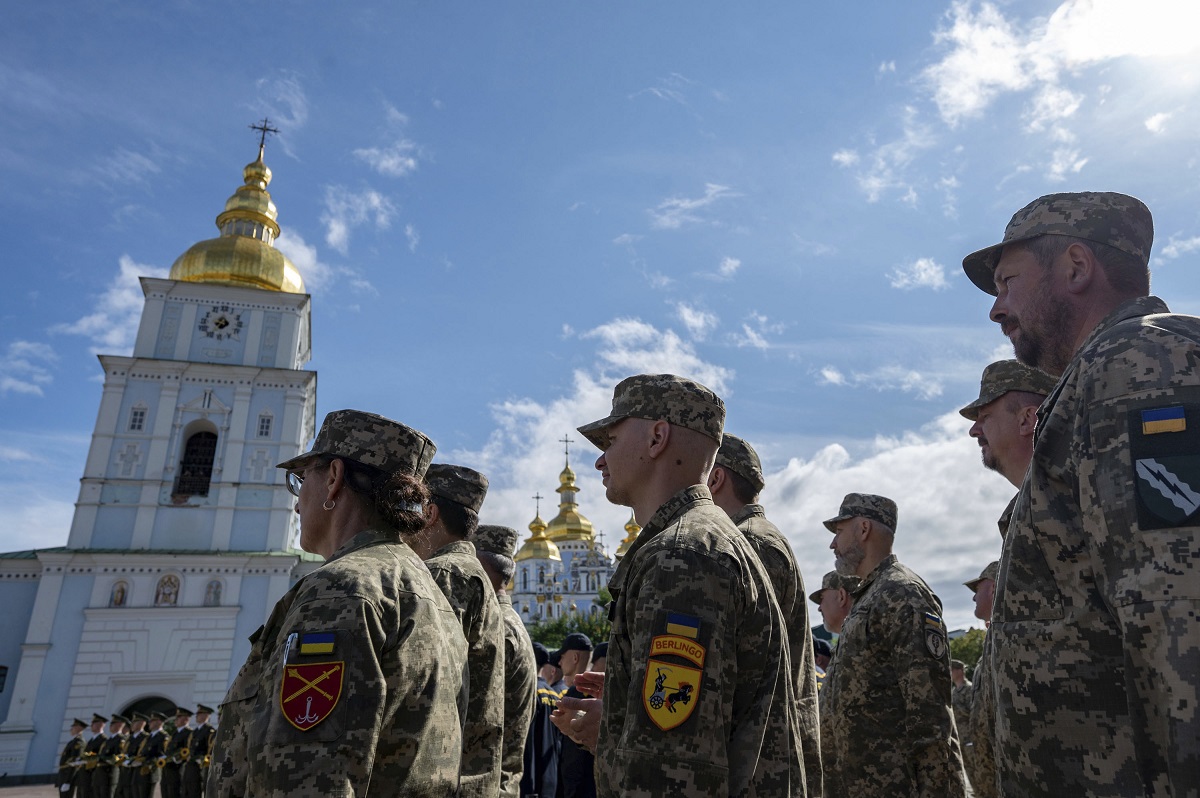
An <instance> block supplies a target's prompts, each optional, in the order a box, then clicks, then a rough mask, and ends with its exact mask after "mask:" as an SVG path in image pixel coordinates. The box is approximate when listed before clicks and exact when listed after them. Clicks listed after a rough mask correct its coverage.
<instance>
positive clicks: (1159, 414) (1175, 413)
mask: <svg viewBox="0 0 1200 798" xmlns="http://www.w3.org/2000/svg"><path fill="white" fill-rule="evenodd" d="M1186 431H1187V416H1186V415H1185V414H1184V412H1183V408H1182V407H1156V408H1154V409H1152V410H1143V411H1142V434H1143V435H1157V434H1159V433H1160V432H1186Z"/></svg>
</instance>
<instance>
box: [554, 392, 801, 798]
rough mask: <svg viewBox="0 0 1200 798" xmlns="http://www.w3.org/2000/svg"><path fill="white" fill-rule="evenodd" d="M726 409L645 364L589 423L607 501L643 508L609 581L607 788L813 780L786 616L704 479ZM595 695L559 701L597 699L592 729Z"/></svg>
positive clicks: (787, 788)
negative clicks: (800, 730) (807, 773)
mask: <svg viewBox="0 0 1200 798" xmlns="http://www.w3.org/2000/svg"><path fill="white" fill-rule="evenodd" d="M724 420H725V406H724V403H723V402H722V401H721V399H720V398H718V397H717V396H716V395H715V394H714V393H713V392H712V391H710V390H709V389H708V388H705V387H704V386H702V385H700V384H698V383H695V382H692V381H691V380H685V379H681V378H679V377H676V376H674V375H669V374H668V375H640V376H636V377H630V378H628V379H626V380H623V381H622V382H621V383H620V384H618V385H617V386H616V389H615V391H614V395H613V409H612V413H611V414H610V415H609V416H608V417H606V418H603V419H601V420H599V421H596V422H593V423H591V424H587V425H585V426H582V427H580V428H579V431H580V433H582V434H583V435H584V436H585V437H586V438H587V439H588V440H590V441H592V443H594V444H595V445H596V446H598V447H599V448H600V449H602V450H603V452H604V453H603V454H602V455H601V456H600V458H599V459H598V460H597V461H596V468H597V469H599V470H600V472H601V474H602V475H603V482H604V485H605V487H606V492H607V496H608V499H609V501H611V502H613V503H615V504H622V505H626V506H630V507H632V508H633V511H634V515H635V517H636V518H638V519H645V523H644V526H643V528H642V531H641V534H640V535H639V536H638V539H637V541H636V542H635V543H634V544H633V545H632V546H630V548H629V551H628V552H627V553H626V554H625V556H624V558H623V559H622V560H621V564H620V566H618V568H617V572H616V574H614V575H613V577H612V580H611V582H610V583H609V590H610V591H611V592H612V595H613V602H612V604H611V605H610V611H609V617H610V619H611V620H612V633H611V637H610V640H609V648H608V662H607V669H606V674H605V679H604V680H603V700H602V712H603V721H602V723H600V724H599V739H598V743H597V752H596V787H597V794H598V795H600V796H602V797H604V798H607V797H608V796H617V795H621V796H661V795H672V796H710V795H751V794H758V795H795V796H804V795H807V787H806V782H805V777H804V764H803V759H802V751H801V747H800V741H799V740H798V739H797V734H796V729H797V727H798V719H797V717H796V694H795V692H794V691H793V688H792V683H791V674H792V672H793V671H792V665H791V662H790V661H789V658H788V649H787V630H786V627H785V625H784V620H783V615H782V613H781V612H780V610H779V603H778V602H777V601H776V599H775V594H774V590H773V589H772V587H771V581H770V577H768V576H767V573H766V571H765V570H764V568H763V566H762V563H761V562H760V561H759V559H758V555H757V554H755V553H754V549H753V548H752V547H751V546H750V543H749V542H748V541H747V540H746V537H745V535H743V534H742V533H741V532H739V531H738V529H737V527H735V526H734V525H733V522H731V521H730V520H729V517H728V516H727V515H726V514H725V513H724V512H722V511H721V510H720V508H718V507H716V506H715V505H714V504H713V502H712V496H711V494H710V493H709V491H708V487H707V484H706V483H707V480H708V474H709V471H710V470H711V467H712V464H713V461H714V459H715V457H716V453H717V449H718V447H719V444H720V440H721V431H722V426H723V425H724ZM589 692H590V691H589ZM596 701H597V700H596V699H574V698H571V699H563V701H562V703H561V704H560V708H561V709H564V710H568V711H569V710H570V709H576V710H578V709H583V710H585V711H586V712H587V715H586V716H585V717H583V718H579V719H576V720H575V721H572V723H571V725H572V728H575V727H578V730H579V732H580V734H581V737H583V736H584V732H589V733H590V730H591V729H593V728H595V725H594V718H593V716H594V714H595V712H596V711H597V710H600V709H601V707H600V706H597V704H594V703H591V702H596ZM597 703H600V702H597ZM560 728H561V726H560Z"/></svg>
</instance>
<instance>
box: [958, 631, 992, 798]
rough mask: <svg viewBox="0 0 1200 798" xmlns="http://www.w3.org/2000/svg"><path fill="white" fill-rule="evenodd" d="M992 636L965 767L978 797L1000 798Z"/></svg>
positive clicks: (979, 674)
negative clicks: (997, 771)
mask: <svg viewBox="0 0 1200 798" xmlns="http://www.w3.org/2000/svg"><path fill="white" fill-rule="evenodd" d="M991 641H992V636H991V635H987V636H986V637H984V639H983V656H981V657H980V658H979V664H978V665H976V666H975V674H974V676H975V678H974V682H973V683H974V685H975V690H974V692H973V693H972V695H971V716H970V718H969V719H968V720H967V726H966V730H965V731H963V730H962V729H960V731H963V738H964V739H965V740H966V742H965V743H964V747H963V764H964V765H966V768H967V777H968V778H969V779H970V781H971V789H972V790H973V791H974V792H975V798H999V795H1000V789H999V787H997V785H996V701H995V696H994V695H993V693H992V672H991V664H990V661H991V645H992V643H991Z"/></svg>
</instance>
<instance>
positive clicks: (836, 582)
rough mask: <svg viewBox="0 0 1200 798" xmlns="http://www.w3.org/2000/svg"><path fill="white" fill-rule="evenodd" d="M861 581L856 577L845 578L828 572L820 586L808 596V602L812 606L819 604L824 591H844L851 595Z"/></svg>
mask: <svg viewBox="0 0 1200 798" xmlns="http://www.w3.org/2000/svg"><path fill="white" fill-rule="evenodd" d="M861 581H862V580H861V579H859V578H858V577H857V576H846V575H845V574H839V573H838V572H837V571H830V572H829V573H827V574H825V576H824V577H822V578H821V586H820V587H819V588H817V589H816V590H814V591H813V592H812V593H810V594H809V595H808V600H809V601H811V602H812V603H813V604H820V603H821V594H822V593H824V592H825V591H826V590H837V589H841V590H845V591H846V592H847V593H853V592H854V591H855V590H857V589H858V585H859V583H860V582H861Z"/></svg>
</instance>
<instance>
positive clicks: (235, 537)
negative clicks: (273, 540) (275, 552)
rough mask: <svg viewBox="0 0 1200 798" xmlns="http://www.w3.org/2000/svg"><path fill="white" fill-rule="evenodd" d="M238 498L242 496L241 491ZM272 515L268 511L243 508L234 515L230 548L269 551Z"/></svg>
mask: <svg viewBox="0 0 1200 798" xmlns="http://www.w3.org/2000/svg"><path fill="white" fill-rule="evenodd" d="M238 498H239V499H240V498H242V496H241V493H239V494H238ZM269 521H270V516H269V514H268V513H267V512H265V511H264V512H257V513H253V512H247V511H246V510H242V511H241V512H238V513H237V514H236V515H234V517H233V532H232V535H231V537H230V548H231V549H233V550H234V551H267V550H268V549H269V548H270V545H269V541H268V538H269V532H270V528H269V526H268V523H269Z"/></svg>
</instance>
